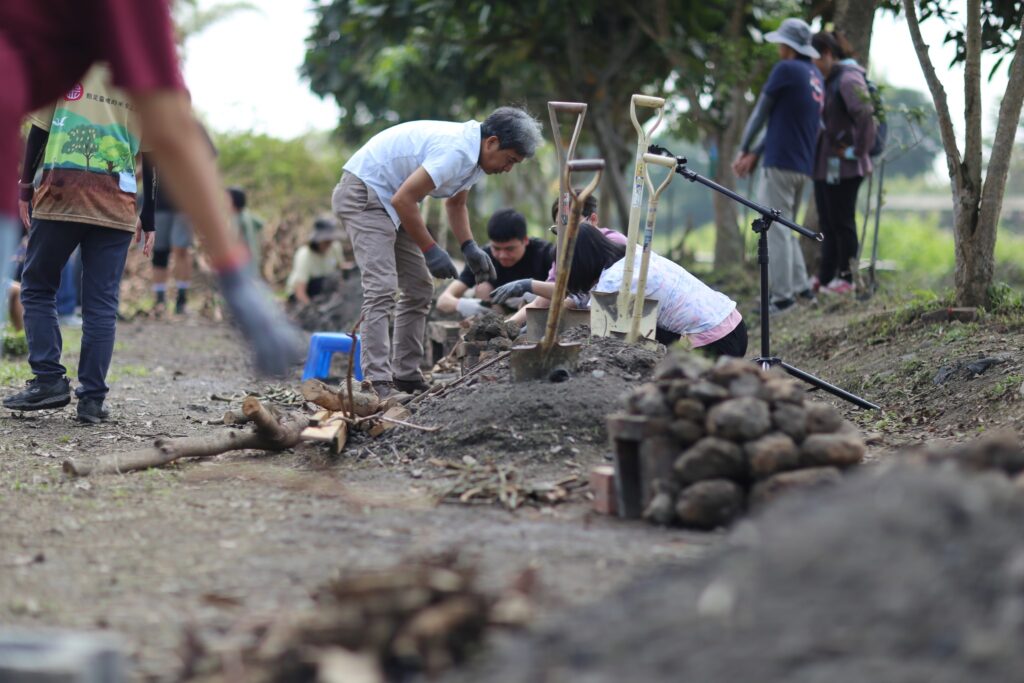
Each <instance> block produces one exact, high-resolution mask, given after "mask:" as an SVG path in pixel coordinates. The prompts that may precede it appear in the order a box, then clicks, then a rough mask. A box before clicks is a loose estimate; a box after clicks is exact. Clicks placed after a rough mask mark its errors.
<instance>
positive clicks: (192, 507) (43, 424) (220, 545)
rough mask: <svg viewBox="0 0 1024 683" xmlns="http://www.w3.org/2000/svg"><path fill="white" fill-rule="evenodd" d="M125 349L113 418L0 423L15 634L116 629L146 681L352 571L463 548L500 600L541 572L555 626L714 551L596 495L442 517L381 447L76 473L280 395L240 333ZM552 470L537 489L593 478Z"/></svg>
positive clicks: (161, 339)
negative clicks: (595, 509) (591, 500)
mask: <svg viewBox="0 0 1024 683" xmlns="http://www.w3.org/2000/svg"><path fill="white" fill-rule="evenodd" d="M118 342H119V343H118V349H117V350H116V351H115V358H114V365H113V367H112V369H111V377H112V378H114V379H113V381H112V382H111V386H112V391H111V394H110V396H109V399H108V404H109V407H110V409H111V410H112V412H113V414H114V416H115V420H114V421H113V422H111V423H109V424H106V425H103V426H100V427H85V426H80V425H78V424H77V423H76V422H75V421H74V419H73V416H74V412H73V409H74V404H72V405H71V406H69V407H68V408H65V409H63V410H59V411H50V412H46V413H44V414H39V413H37V414H28V415H24V416H17V415H12V414H11V413H9V412H5V413H4V414H3V415H2V416H0V443H2V446H0V519H3V524H2V525H0V567H2V570H0V623H3V624H6V625H17V626H62V627H72V628H80V629H94V628H102V629H111V630H114V631H117V632H119V633H121V634H123V635H124V637H125V639H126V641H127V647H128V650H129V651H130V652H131V653H132V656H133V659H134V661H135V662H136V664H137V670H136V678H137V679H138V680H160V681H170V680H176V678H177V677H178V674H179V671H180V669H181V659H180V657H179V654H178V650H179V648H180V646H181V645H182V643H183V640H184V633H185V630H186V628H189V629H194V630H195V631H196V632H197V633H198V634H199V635H200V636H202V637H204V638H207V639H209V640H216V638H217V636H218V635H223V633H224V632H226V631H227V630H228V629H230V627H231V626H232V625H235V624H238V623H242V622H245V621H246V620H249V619H251V618H252V617H253V616H254V615H266V614H276V613H282V612H286V611H288V610H291V609H297V608H299V607H302V606H307V605H308V604H309V594H310V592H311V591H313V590H314V589H315V588H317V587H318V586H319V585H321V584H322V583H323V582H324V581H325V580H326V579H328V578H330V577H333V576H334V575H336V574H337V573H338V571H339V569H342V568H344V569H348V570H351V569H358V568H366V569H372V568H380V567H389V566H392V565H394V564H396V563H399V562H402V561H403V560H405V559H406V558H409V557H413V556H418V555H427V554H435V553H437V552H440V551H447V550H459V551H461V553H462V554H463V556H464V558H465V559H466V560H467V561H469V562H473V563H476V564H478V565H479V568H480V571H481V585H482V586H483V587H485V588H487V587H490V588H495V589H497V588H499V587H504V586H505V585H506V584H508V583H509V582H510V581H511V580H512V578H513V577H514V576H515V575H516V574H517V573H518V572H520V571H521V570H522V569H524V568H526V567H528V566H531V565H534V566H536V567H537V569H538V573H539V579H540V585H541V587H542V593H541V600H540V606H541V610H540V621H541V622H543V621H544V620H546V619H547V618H548V617H549V616H550V615H551V614H554V613H557V612H558V611H559V610H561V609H564V607H565V606H567V605H570V604H575V603H579V602H590V601H593V600H597V599H599V598H600V597H601V596H603V595H605V594H606V593H608V592H609V591H610V590H612V589H613V588H614V587H615V586H617V585H620V584H621V583H622V582H623V581H625V580H626V579H627V578H629V577H630V576H632V575H633V573H634V572H635V571H636V569H637V568H638V567H640V566H653V565H655V564H659V563H663V562H688V561H692V560H693V559H694V558H695V557H696V556H698V555H699V554H700V553H701V551H702V549H703V548H704V547H705V546H706V545H707V543H709V542H710V539H711V538H713V537H708V536H701V535H696V534H683V533H679V532H675V531H673V532H669V531H664V530H660V529H657V528H653V527H648V526H646V525H623V524H620V523H618V522H617V521H616V520H614V519H606V518H600V517H595V516H593V515H592V514H590V512H589V510H588V507H587V505H586V504H585V503H583V502H576V503H573V504H568V505H562V506H558V507H554V508H546V509H536V508H523V509H521V510H519V511H517V512H516V513H509V512H507V511H504V510H503V509H501V508H498V507H496V506H482V507H481V506H472V507H468V506H460V505H440V506H439V505H437V503H436V500H437V498H436V494H437V490H438V487H439V486H442V485H443V482H441V481H433V480H432V472H430V471H427V472H423V471H422V470H423V467H424V464H423V462H422V461H421V460H419V459H418V458H417V457H416V455H417V454H416V453H413V452H411V451H408V450H406V449H403V450H398V449H397V448H394V449H392V448H390V447H388V446H387V445H385V442H383V441H381V442H380V444H381V447H377V446H372V447H369V448H360V447H358V446H356V447H354V448H352V450H351V451H346V453H345V454H343V455H342V456H341V457H339V458H337V459H332V458H330V457H329V456H327V455H326V454H325V452H323V451H321V450H319V449H318V448H317V447H314V446H305V447H302V448H300V449H297V450H296V451H295V452H292V453H286V454H276V455H266V454H261V453H244V454H234V455H225V456H221V457H219V458H215V459H213V460H209V461H191V462H184V463H181V464H179V465H177V466H173V467H168V468H165V469H161V470H152V471H149V472H143V473H133V474H128V475H121V476H117V475H114V476H102V477H95V478H89V479H81V480H77V481H76V480H70V479H68V478H66V476H65V475H64V474H63V473H62V472H61V469H60V461H61V459H62V458H64V457H68V456H76V457H92V456H98V455H101V454H104V453H110V452H115V451H121V450H131V449H133V448H136V447H138V445H139V444H140V443H142V442H144V441H149V440H151V439H152V438H153V437H154V436H158V435H170V436H184V435H198V434H203V433H209V432H211V431H213V430H217V429H223V427H218V426H214V425H208V424H205V422H206V421H207V420H211V419H216V418H219V417H220V416H221V415H222V414H223V411H224V410H225V409H226V408H227V407H229V406H231V407H235V408H237V404H235V405H233V406H232V404H228V403H225V402H223V401H218V400H211V398H210V397H211V396H213V395H217V396H221V397H232V396H236V397H239V398H240V397H241V396H242V394H243V393H244V392H245V391H248V390H255V391H263V390H264V385H263V384H262V383H260V382H258V381H255V380H253V379H251V378H250V377H249V376H248V374H247V369H246V364H245V362H244V360H243V357H242V347H241V346H240V344H239V342H238V341H237V340H236V339H235V338H234V337H233V335H232V334H231V333H230V331H229V330H228V328H227V327H226V326H224V325H214V324H212V323H207V322H200V321H187V322H183V321H180V320H179V321H174V322H154V321H139V322H134V323H122V324H121V325H120V327H119V333H118ZM67 360H69V361H71V362H72V363H74V361H75V358H74V357H70V358H68V359H67ZM4 362H11V361H9V360H7V359H5V361H4ZM294 379H295V381H294V382H292V383H291V386H292V387H293V388H295V387H297V386H298V375H296V377H295V378H294ZM569 385H571V382H569V383H566V384H565V385H563V386H569ZM13 389H15V387H14V386H13V385H12V386H11V387H10V388H9V390H13ZM4 393H7V390H5V392H4ZM481 448H482V449H486V448H487V446H486V445H481ZM437 454H438V455H443V453H441V452H438V453H437ZM546 467H547V469H544V470H538V474H539V476H547V475H548V473H550V475H551V476H556V475H557V474H558V473H564V472H566V471H569V472H578V471H579V468H578V467H577V468H569V469H566V468H563V467H562V466H561V465H558V464H556V465H554V466H546Z"/></svg>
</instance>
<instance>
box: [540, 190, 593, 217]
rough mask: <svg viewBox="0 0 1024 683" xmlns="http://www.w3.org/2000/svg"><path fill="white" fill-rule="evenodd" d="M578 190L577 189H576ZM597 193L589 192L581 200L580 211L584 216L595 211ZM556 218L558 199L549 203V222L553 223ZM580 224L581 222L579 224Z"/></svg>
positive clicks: (590, 214) (588, 215)
mask: <svg viewBox="0 0 1024 683" xmlns="http://www.w3.org/2000/svg"><path fill="white" fill-rule="evenodd" d="M576 191H577V192H579V190H576ZM597 204H598V202H597V195H596V194H591V195H590V196H589V197H587V198H586V199H585V200H584V201H583V211H582V212H581V213H580V215H581V216H583V217H584V218H589V217H590V216H592V215H593V214H595V213H597ZM557 220H558V200H557V199H556V200H555V202H554V203H553V204H552V205H551V222H552V223H554V222H555V221H557ZM581 225H582V224H581Z"/></svg>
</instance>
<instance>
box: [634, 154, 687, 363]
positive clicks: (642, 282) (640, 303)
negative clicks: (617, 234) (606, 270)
mask: <svg viewBox="0 0 1024 683" xmlns="http://www.w3.org/2000/svg"><path fill="white" fill-rule="evenodd" d="M644 156H645V158H647V157H650V155H647V154H645V155H644ZM645 160H646V159H645ZM655 163H658V164H660V165H664V164H662V163H661V162H660V161H655ZM673 175H675V169H674V168H672V170H670V171H669V172H668V175H667V176H665V179H664V180H663V181H661V184H660V185H659V186H658V187H657V188H655V187H654V184H653V183H652V182H651V177H650V173H649V172H648V174H647V176H646V182H647V189H648V190H649V191H650V194H651V198H650V199H649V200H648V202H647V222H646V224H645V226H644V245H643V255H642V256H641V257H640V276H639V277H638V278H637V283H636V296H635V297H633V314H632V316H631V317H630V321H629V332H628V333H627V334H626V341H627V342H629V343H630V344H632V343H633V342H635V341H636V340H637V339H638V338H639V337H640V319H641V318H642V317H643V311H644V298H645V296H646V293H647V270H648V267H649V266H650V263H651V242H653V241H654V225H655V221H656V220H657V215H658V200H659V198H660V197H661V193H662V192H664V191H665V188H666V187H668V184H669V183H670V182H672V176H673ZM632 280H633V277H632V273H630V278H629V280H623V283H624V284H625V285H626V286H627V288H628V287H630V286H631V285H632V284H633V283H632Z"/></svg>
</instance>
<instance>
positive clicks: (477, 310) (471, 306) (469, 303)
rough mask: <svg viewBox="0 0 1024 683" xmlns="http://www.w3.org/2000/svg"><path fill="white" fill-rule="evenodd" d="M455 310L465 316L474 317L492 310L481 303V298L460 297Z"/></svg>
mask: <svg viewBox="0 0 1024 683" xmlns="http://www.w3.org/2000/svg"><path fill="white" fill-rule="evenodd" d="M455 310H456V311H458V312H459V315H461V316H462V317H463V318H472V317H473V316H474V315H481V314H483V313H486V312H487V311H489V310H491V309H489V308H487V307H486V306H484V305H483V304H481V303H480V299H459V300H458V301H457V302H456V303H455Z"/></svg>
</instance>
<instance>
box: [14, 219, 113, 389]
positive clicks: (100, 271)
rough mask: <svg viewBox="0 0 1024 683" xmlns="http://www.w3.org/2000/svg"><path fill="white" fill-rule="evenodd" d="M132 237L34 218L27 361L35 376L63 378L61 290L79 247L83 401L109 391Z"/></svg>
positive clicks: (26, 284) (24, 299)
mask: <svg viewBox="0 0 1024 683" xmlns="http://www.w3.org/2000/svg"><path fill="white" fill-rule="evenodd" d="M131 241H132V233H130V232H128V231H127V230H117V229H115V228H102V227H98V226H95V225H88V224H87V223H72V222H69V221H49V220H36V219H33V220H32V231H31V232H30V233H29V237H28V253H27V254H26V257H25V272H24V273H23V274H22V278H21V303H22V305H23V306H24V307H25V335H26V337H27V338H28V362H29V365H30V366H32V372H33V374H35V376H36V377H38V378H39V379H42V380H44V381H49V380H53V379H57V378H60V377H63V376H64V375H65V374H66V373H67V368H65V367H64V366H63V365H61V362H60V354H61V346H62V344H63V340H62V339H61V335H60V326H59V325H58V324H57V301H56V299H57V289H58V288H59V287H60V280H61V277H60V274H61V269H63V268H64V265H65V264H66V263H67V261H68V257H70V256H71V252H73V251H74V250H75V247H79V248H80V249H81V253H82V350H81V354H80V355H79V360H78V382H79V386H78V388H77V389H76V390H75V393H76V394H77V395H78V397H79V398H81V397H83V396H88V397H90V398H98V399H102V398H104V397H105V396H106V395H107V391H108V390H109V388H108V387H107V385H106V378H107V370H109V369H110V359H111V357H112V356H113V354H114V327H115V325H116V323H117V305H118V297H119V295H120V290H121V275H122V274H123V273H124V264H125V259H126V258H127V256H128V247H129V246H130V245H131Z"/></svg>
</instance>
